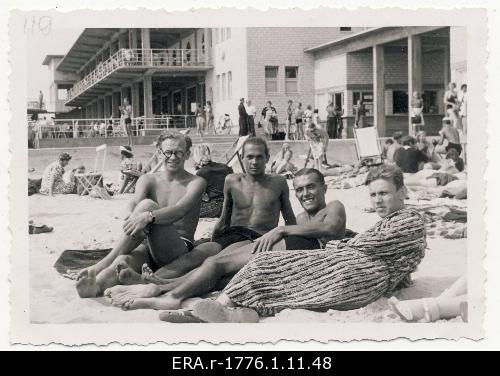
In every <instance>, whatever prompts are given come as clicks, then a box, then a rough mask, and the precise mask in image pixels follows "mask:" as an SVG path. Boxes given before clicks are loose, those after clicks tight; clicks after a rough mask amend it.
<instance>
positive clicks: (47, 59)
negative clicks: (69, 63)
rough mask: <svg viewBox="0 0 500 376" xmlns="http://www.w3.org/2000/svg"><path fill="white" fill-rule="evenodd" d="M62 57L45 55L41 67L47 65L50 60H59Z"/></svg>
mask: <svg viewBox="0 0 500 376" xmlns="http://www.w3.org/2000/svg"><path fill="white" fill-rule="evenodd" d="M63 57H64V55H45V58H44V59H43V61H42V65H49V64H50V61H51V60H52V59H60V58H63Z"/></svg>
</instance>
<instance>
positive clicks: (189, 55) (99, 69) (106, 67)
mask: <svg viewBox="0 0 500 376" xmlns="http://www.w3.org/2000/svg"><path fill="white" fill-rule="evenodd" d="M205 57H206V55H205V53H204V51H203V50H186V49H123V48H122V49H120V50H118V51H117V52H116V53H114V54H113V55H112V56H111V57H110V58H109V59H107V60H105V61H103V62H101V63H99V64H97V66H96V68H95V69H94V70H93V71H92V72H90V73H89V74H87V75H86V76H85V77H84V78H83V79H82V80H80V81H78V82H77V83H76V84H75V85H74V86H73V87H72V88H71V89H70V90H69V91H68V101H69V100H71V99H73V98H75V97H77V96H78V95H80V94H81V93H83V92H84V91H85V90H87V89H88V88H90V87H91V86H93V85H94V84H96V83H97V82H99V81H100V80H102V79H103V78H105V77H106V76H108V75H110V74H111V73H113V72H114V71H116V70H117V69H119V68H124V67H176V68H186V67H203V66H206V65H207V61H206V59H205Z"/></svg>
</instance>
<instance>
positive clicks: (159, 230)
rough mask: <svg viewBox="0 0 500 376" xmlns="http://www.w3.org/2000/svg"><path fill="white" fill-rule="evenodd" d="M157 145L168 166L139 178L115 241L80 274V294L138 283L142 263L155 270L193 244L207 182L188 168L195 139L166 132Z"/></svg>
mask: <svg viewBox="0 0 500 376" xmlns="http://www.w3.org/2000/svg"><path fill="white" fill-rule="evenodd" d="M157 145H158V148H159V151H160V152H161V153H162V154H163V156H164V167H165V171H161V172H157V173H154V174H146V175H142V176H141V177H140V178H139V180H138V182H137V185H136V189H135V195H134V198H133V199H132V200H131V202H130V203H129V204H128V205H127V208H126V212H125V215H124V217H125V221H124V223H123V234H122V236H121V237H120V239H119V240H118V242H117V244H116V245H115V247H114V248H113V250H112V251H111V253H110V254H109V255H108V256H106V257H105V258H104V259H103V260H101V261H100V262H99V263H97V264H96V265H94V266H92V267H90V268H88V269H85V270H83V271H82V272H80V274H79V275H78V276H77V286H76V289H77V291H78V294H79V295H80V297H82V298H90V297H96V296H100V295H102V294H103V292H104V291H105V290H106V289H107V288H109V287H112V286H115V285H119V284H126V285H130V284H136V283H140V282H141V281H142V279H141V274H140V272H141V268H142V266H143V265H144V264H146V265H148V267H149V268H151V269H153V270H157V269H158V268H160V267H162V266H164V265H166V264H169V263H171V262H172V261H173V260H175V259H177V258H178V257H180V256H182V255H184V254H186V253H187V252H188V251H190V250H191V249H192V248H193V237H194V233H195V231H196V227H197V225H198V219H199V216H200V206H201V198H202V195H203V192H204V191H205V185H206V183H205V180H204V179H202V178H200V177H198V176H196V175H193V174H190V173H189V172H187V171H186V170H185V169H184V163H185V161H186V160H187V159H188V158H189V155H190V148H191V139H190V138H189V137H188V136H185V135H182V134H180V133H174V132H166V133H164V134H162V135H160V137H159V138H158V142H157Z"/></svg>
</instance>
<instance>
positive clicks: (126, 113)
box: [120, 98, 132, 146]
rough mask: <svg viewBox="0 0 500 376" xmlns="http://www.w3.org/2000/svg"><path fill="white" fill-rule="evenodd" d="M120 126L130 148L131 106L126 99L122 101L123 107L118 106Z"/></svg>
mask: <svg viewBox="0 0 500 376" xmlns="http://www.w3.org/2000/svg"><path fill="white" fill-rule="evenodd" d="M120 113H121V120H122V124H123V125H124V126H125V131H126V132H127V138H128V145H129V146H132V106H131V105H130V103H129V101H128V98H124V99H123V106H120Z"/></svg>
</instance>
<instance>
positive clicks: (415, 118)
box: [411, 115, 422, 124]
mask: <svg viewBox="0 0 500 376" xmlns="http://www.w3.org/2000/svg"><path fill="white" fill-rule="evenodd" d="M421 122H422V115H415V116H412V117H411V123H412V124H420V123H421Z"/></svg>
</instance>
